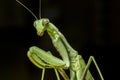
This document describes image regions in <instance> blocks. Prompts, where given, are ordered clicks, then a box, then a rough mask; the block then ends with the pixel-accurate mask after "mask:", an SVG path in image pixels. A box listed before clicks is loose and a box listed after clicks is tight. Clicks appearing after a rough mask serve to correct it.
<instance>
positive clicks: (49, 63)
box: [16, 0, 104, 80]
mask: <svg viewBox="0 0 120 80" xmlns="http://www.w3.org/2000/svg"><path fill="white" fill-rule="evenodd" d="M16 1H17V2H18V3H20V4H21V5H22V6H23V7H25V8H26V9H27V10H28V11H29V12H30V13H31V14H32V15H33V16H34V17H35V18H36V21H35V22H34V27H35V29H36V31H37V35H38V36H42V35H44V32H45V31H47V33H48V35H49V36H50V38H51V41H52V43H53V45H54V47H55V48H56V49H57V51H58V52H59V54H60V56H61V57H62V59H60V58H57V57H55V56H54V55H53V54H52V53H51V52H50V51H45V50H43V49H41V48H38V47H36V46H32V47H30V48H29V50H28V52H27V56H28V58H29V60H30V61H31V62H32V63H33V64H34V65H35V66H37V67H38V68H41V69H42V77H41V80H44V74H45V69H46V68H53V69H54V70H55V74H56V77H57V80H60V77H59V74H61V76H62V77H63V78H64V80H94V78H93V76H92V74H91V72H90V71H89V67H90V64H91V62H93V63H94V65H95V67H96V69H97V71H98V73H99V75H100V78H101V80H104V78H103V76H102V74H101V71H100V69H99V67H98V65H97V63H96V60H95V58H94V57H93V56H90V57H89V60H88V62H87V64H86V63H85V61H84V59H83V58H82V56H81V55H80V54H78V52H77V51H76V50H74V49H73V48H72V47H71V46H70V44H69V43H68V42H67V40H66V38H65V37H64V35H63V34H62V33H61V32H60V31H59V30H58V28H57V27H56V26H55V25H54V24H52V23H51V22H50V21H49V19H47V18H41V19H37V17H36V16H35V15H34V14H33V13H32V11H31V10H29V9H28V8H27V7H26V6H25V5H23V4H22V3H21V2H20V1H18V0H16ZM64 69H69V71H70V78H69V77H68V76H67V74H66V72H65V71H64Z"/></svg>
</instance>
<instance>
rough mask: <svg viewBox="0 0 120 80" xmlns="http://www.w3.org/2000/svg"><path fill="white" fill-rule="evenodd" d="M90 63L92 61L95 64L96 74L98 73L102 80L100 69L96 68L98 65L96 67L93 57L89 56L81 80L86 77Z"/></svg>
mask: <svg viewBox="0 0 120 80" xmlns="http://www.w3.org/2000/svg"><path fill="white" fill-rule="evenodd" d="M92 61H93V63H94V64H95V67H96V69H97V71H98V73H99V75H100V78H101V80H104V78H103V76H102V73H101V71H100V69H99V67H98V65H97V63H96V61H95V58H94V57H93V56H90V58H89V60H88V63H87V65H86V67H85V70H84V72H83V74H82V77H81V80H84V78H85V76H86V74H87V71H88V70H89V67H90V64H91V62H92Z"/></svg>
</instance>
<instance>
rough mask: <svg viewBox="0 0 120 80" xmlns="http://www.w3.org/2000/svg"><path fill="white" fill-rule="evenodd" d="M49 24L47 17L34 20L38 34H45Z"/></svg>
mask: <svg viewBox="0 0 120 80" xmlns="http://www.w3.org/2000/svg"><path fill="white" fill-rule="evenodd" d="M48 24H49V19H47V18H42V19H40V20H36V21H35V22H34V27H35V28H36V30H37V34H38V35H39V36H43V34H44V31H45V30H46V29H47V26H48Z"/></svg>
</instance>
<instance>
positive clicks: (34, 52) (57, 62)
mask: <svg viewBox="0 0 120 80" xmlns="http://www.w3.org/2000/svg"><path fill="white" fill-rule="evenodd" d="M28 58H29V59H30V61H31V62H32V63H33V64H34V65H36V66H37V67H39V68H41V69H42V77H41V80H43V79H44V73H45V68H54V70H55V73H56V76H57V80H60V77H59V74H58V71H59V72H60V74H61V75H62V76H63V78H66V79H65V80H69V78H68V77H67V75H66V73H65V72H64V71H62V70H61V69H60V68H62V67H64V66H65V62H64V61H62V60H61V59H59V58H57V57H55V56H53V55H52V53H51V52H50V51H44V50H42V49H40V48H38V47H36V46H33V47H30V49H29V51H28ZM57 70H58V71H57ZM64 76H65V77H64Z"/></svg>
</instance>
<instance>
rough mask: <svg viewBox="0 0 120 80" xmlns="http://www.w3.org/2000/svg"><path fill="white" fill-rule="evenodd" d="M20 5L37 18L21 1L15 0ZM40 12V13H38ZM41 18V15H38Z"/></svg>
mask: <svg viewBox="0 0 120 80" xmlns="http://www.w3.org/2000/svg"><path fill="white" fill-rule="evenodd" d="M16 1H17V2H18V3H19V4H20V5H22V6H23V7H24V8H25V9H27V10H28V11H29V12H30V13H31V14H32V15H33V16H34V18H35V19H36V20H37V19H38V18H37V17H36V15H35V14H34V13H33V12H32V11H31V10H30V9H29V8H27V7H26V6H25V5H24V4H23V3H21V2H20V1H19V0H16ZM40 3H41V0H40ZM39 12H41V11H39ZM40 14H41V13H40ZM40 18H41V17H40Z"/></svg>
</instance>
